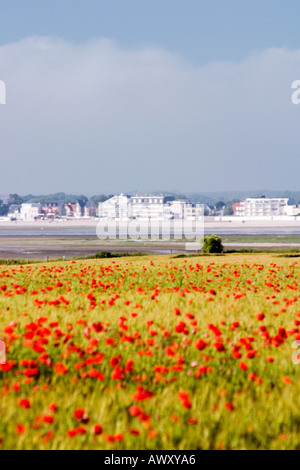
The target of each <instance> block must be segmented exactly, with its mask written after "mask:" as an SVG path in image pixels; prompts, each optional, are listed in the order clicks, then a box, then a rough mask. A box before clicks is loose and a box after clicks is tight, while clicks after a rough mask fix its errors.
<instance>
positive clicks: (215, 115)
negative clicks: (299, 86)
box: [0, 0, 300, 194]
mask: <svg viewBox="0 0 300 470" xmlns="http://www.w3.org/2000/svg"><path fill="white" fill-rule="evenodd" d="M299 18H300V2H299V1H298V0H289V1H288V2H287V1H281V0H280V1H276V0H252V1H251V2H250V1H249V0H245V1H243V0H227V1H226V2H225V1H223V0H203V1H201V0H185V1H183V0H182V1H179V0H118V1H117V0H48V1H46V0H26V2H25V1H24V0H14V1H13V2H12V1H8V0H7V1H6V0H5V1H4V0H0V80H4V81H5V82H6V86H7V104H6V105H0V163H1V167H0V194H4V193H8V192H19V193H22V194H25V193H34V194H38V193H48V192H56V191H66V192H73V193H87V194H95V193H113V192H126V191H133V190H137V191H150V190H161V189H164V190H177V191H181V192H187V191H197V192H203V191H217V190H233V189H261V188H269V189H299V186H300V184H299V182H298V179H299V178H298V175H299V170H300V163H299V157H300V139H299V131H300V105H298V106H297V105H293V104H292V102H291V94H292V89H291V84H292V82H293V81H294V80H300V35H299V21H300V20H299Z"/></svg>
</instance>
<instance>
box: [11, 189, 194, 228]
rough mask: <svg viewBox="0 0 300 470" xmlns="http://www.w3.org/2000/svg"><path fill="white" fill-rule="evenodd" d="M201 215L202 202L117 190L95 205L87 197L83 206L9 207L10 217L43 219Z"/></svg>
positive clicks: (43, 205)
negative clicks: (195, 202) (132, 194)
mask: <svg viewBox="0 0 300 470" xmlns="http://www.w3.org/2000/svg"><path fill="white" fill-rule="evenodd" d="M202 215H203V206H202V205H199V204H193V203H192V202H191V201H188V200H175V198H174V197H172V196H163V195H157V196H155V195H136V196H129V195H125V194H120V195H117V196H113V197H111V198H110V199H108V200H106V201H105V202H101V203H99V205H98V207H96V206H95V204H94V203H93V202H91V201H89V202H87V203H86V204H85V205H84V206H83V205H82V204H80V203H79V202H76V203H75V204H70V203H69V204H65V203H64V202H48V203H45V204H40V203H25V204H22V205H20V206H16V205H13V206H11V207H10V209H9V214H8V217H9V219H10V220H24V221H34V220H41V219H42V220H45V219H57V218H65V219H82V218H86V219H87V218H94V217H99V218H100V219H106V220H114V219H117V220H130V219H141V220H146V219H149V218H151V219H158V220H169V219H188V220H193V219H195V218H196V217H198V216H199V217H201V216H202Z"/></svg>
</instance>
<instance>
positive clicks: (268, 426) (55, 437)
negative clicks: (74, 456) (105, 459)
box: [0, 254, 300, 450]
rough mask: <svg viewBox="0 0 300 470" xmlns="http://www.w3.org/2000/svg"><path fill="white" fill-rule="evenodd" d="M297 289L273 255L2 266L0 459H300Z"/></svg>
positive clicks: (288, 267)
mask: <svg viewBox="0 0 300 470" xmlns="http://www.w3.org/2000/svg"><path fill="white" fill-rule="evenodd" d="M299 277H300V267H299V261H298V258H285V257H279V256H278V255H270V254H269V255H268V254H259V255H258V254H256V255H255V254H248V255H246V254H244V255H241V254H232V255H225V256H216V257H212V256H207V257H203V256H202V257H192V258H175V257H172V256H152V257H150V256H145V257H140V258H134V257H132V258H130V257H126V258H118V259H108V260H97V261H96V260H95V261H93V260H86V261H72V262H71V261H69V262H59V263H54V262H52V263H45V264H32V265H28V266H26V265H24V266H4V265H3V266H0V339H1V335H2V340H3V341H4V343H5V344H6V354H7V358H6V364H4V365H2V366H0V397H1V399H0V449H111V450H115V449H128V450H131V449H168V450H171V449H180V450H183V449H193V450H196V449H297V448H300V402H299V396H300V364H299V365H297V364H296V362H297V352H296V349H293V348H292V346H295V345H293V343H294V341H296V340H300V327H299V325H300V299H298V296H299V282H300V279H299ZM292 356H293V358H294V360H292Z"/></svg>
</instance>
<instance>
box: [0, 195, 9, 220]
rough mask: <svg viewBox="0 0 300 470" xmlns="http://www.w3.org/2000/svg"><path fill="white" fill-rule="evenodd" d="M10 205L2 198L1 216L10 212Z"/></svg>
mask: <svg viewBox="0 0 300 470" xmlns="http://www.w3.org/2000/svg"><path fill="white" fill-rule="evenodd" d="M8 210H9V206H8V205H7V204H4V203H3V201H2V200H1V199H0V217H5V216H6V215H7V214H8Z"/></svg>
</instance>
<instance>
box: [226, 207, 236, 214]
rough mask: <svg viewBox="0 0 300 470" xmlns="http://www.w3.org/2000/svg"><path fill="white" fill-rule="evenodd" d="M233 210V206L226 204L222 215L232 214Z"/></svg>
mask: <svg viewBox="0 0 300 470" xmlns="http://www.w3.org/2000/svg"><path fill="white" fill-rule="evenodd" d="M233 214H234V212H233V208H232V206H227V207H226V208H225V210H224V215H233Z"/></svg>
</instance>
